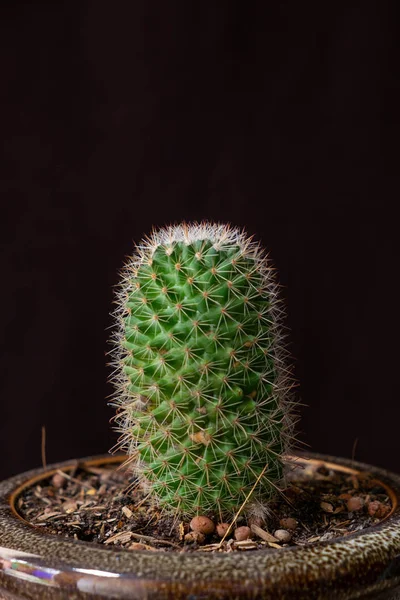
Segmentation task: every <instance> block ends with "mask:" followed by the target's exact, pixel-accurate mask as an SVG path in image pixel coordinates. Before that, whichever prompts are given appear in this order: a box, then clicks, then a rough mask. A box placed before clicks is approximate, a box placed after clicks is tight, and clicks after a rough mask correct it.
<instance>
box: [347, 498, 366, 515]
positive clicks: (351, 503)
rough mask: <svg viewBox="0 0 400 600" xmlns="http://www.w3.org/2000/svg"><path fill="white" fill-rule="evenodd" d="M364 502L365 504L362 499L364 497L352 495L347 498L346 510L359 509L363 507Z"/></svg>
mask: <svg viewBox="0 0 400 600" xmlns="http://www.w3.org/2000/svg"><path fill="white" fill-rule="evenodd" d="M364 504H365V500H364V498H361V496H353V497H352V498H349V499H348V500H347V503H346V505H347V510H348V511H349V512H354V511H357V510H361V509H362V508H363V506H364Z"/></svg>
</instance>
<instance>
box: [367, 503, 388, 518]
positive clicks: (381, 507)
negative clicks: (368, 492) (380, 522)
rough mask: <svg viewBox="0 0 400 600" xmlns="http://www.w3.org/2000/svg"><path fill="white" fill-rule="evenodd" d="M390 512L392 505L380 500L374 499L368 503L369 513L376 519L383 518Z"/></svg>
mask: <svg viewBox="0 0 400 600" xmlns="http://www.w3.org/2000/svg"><path fill="white" fill-rule="evenodd" d="M389 512H390V507H389V506H387V505H386V504H383V502H379V500H374V501H373V502H370V503H369V504H368V514H369V515H370V517H374V518H375V519H383V518H384V517H386V515H387V514H388V513H389Z"/></svg>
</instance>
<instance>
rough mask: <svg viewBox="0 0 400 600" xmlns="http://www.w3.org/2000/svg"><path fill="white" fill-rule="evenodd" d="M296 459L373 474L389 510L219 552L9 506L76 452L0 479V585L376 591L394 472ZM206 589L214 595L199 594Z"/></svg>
mask: <svg viewBox="0 0 400 600" xmlns="http://www.w3.org/2000/svg"><path fill="white" fill-rule="evenodd" d="M296 457H298V459H299V460H300V461H302V462H304V460H307V461H310V462H311V463H314V464H319V465H326V466H328V467H331V468H335V469H337V470H341V471H345V472H349V473H356V472H359V471H368V472H370V473H372V475H373V476H374V478H375V479H377V480H378V481H379V482H380V484H381V485H382V486H383V487H384V488H385V489H386V491H387V492H388V494H389V496H390V500H391V502H392V510H391V512H390V513H389V515H388V516H387V517H385V519H383V520H382V521H380V522H379V523H378V524H376V525H373V526H371V527H368V528H366V529H363V530H361V531H359V532H356V533H352V534H349V535H347V536H345V537H340V538H335V539H333V540H329V541H324V542H314V543H311V544H308V545H307V546H295V547H287V548H282V549H280V550H271V551H268V550H259V551H252V552H248V553H239V552H237V553H236V552H235V553H228V554H225V553H221V554H208V553H203V552H196V553H187V554H179V553H174V552H165V553H164V552H154V553H153V552H146V551H127V550H119V549H118V548H110V547H106V546H100V545H97V544H93V543H91V542H83V541H80V540H79V541H78V540H74V539H72V538H60V537H57V536H56V535H54V534H49V533H44V532H42V531H41V530H40V531H38V528H37V527H35V526H33V525H31V524H28V522H27V521H25V520H24V519H23V518H22V517H20V516H19V515H18V513H17V511H16V509H15V506H14V504H15V501H16V499H17V497H18V495H19V494H20V493H21V491H22V490H23V489H24V488H26V487H27V486H28V485H32V484H33V483H36V482H38V481H40V480H41V479H43V478H47V477H49V476H50V475H51V474H53V473H54V472H56V471H57V470H59V469H63V470H67V469H72V468H73V467H74V466H76V463H77V461H76V460H75V461H73V460H69V461H64V462H61V463H57V464H52V465H49V466H48V467H46V469H43V468H40V469H33V470H31V471H28V472H25V473H22V474H20V475H17V476H14V477H12V478H10V479H7V480H5V481H4V482H3V483H0V581H2V582H3V585H4V583H5V582H6V583H10V582H11V583H13V584H15V582H16V580H19V581H20V582H21V581H23V582H24V583H26V584H27V582H29V585H35V586H37V585H42V586H43V585H46V586H49V585H50V586H52V587H53V588H54V589H56V588H57V589H64V588H65V586H66V585H68V586H70V587H71V586H72V588H71V589H74V590H75V591H76V593H78V596H77V597H82V598H86V597H87V595H88V594H89V595H90V594H92V595H91V596H90V597H91V598H92V597H97V596H96V595H95V596H93V594H97V593H99V595H98V597H99V598H100V597H102V598H104V597H105V596H107V595H108V594H109V595H111V590H115V589H118V594H119V595H118V598H128V597H134V598H142V597H143V598H153V597H154V598H164V597H165V598H172V597H173V598H177V599H178V598H187V597H188V595H190V594H192V595H202V596H201V597H202V598H212V597H220V598H225V597H226V598H232V597H234V596H237V597H240V598H242V597H243V598H245V597H246V596H247V594H249V589H251V594H252V597H255V596H254V594H255V592H256V591H257V592H259V594H260V596H259V597H265V598H268V597H271V598H272V597H274V598H280V597H281V594H282V598H283V597H285V590H286V593H287V592H288V591H289V590H290V593H291V594H292V593H293V591H294V590H298V593H299V594H301V590H302V589H303V590H304V589H305V587H304V586H305V585H307V590H306V594H305V595H304V598H319V597H321V596H319V595H318V594H320V593H321V590H324V592H323V593H324V595H323V596H322V597H323V598H327V597H328V596H327V595H326V590H327V589H329V587H330V586H333V585H334V586H335V590H336V589H337V588H338V586H339V587H342V588H343V593H344V594H350V595H347V596H346V595H344V596H341V597H343V598H353V597H354V598H356V597H360V596H359V595H353V594H354V593H356V591H357V588H358V589H365V588H366V586H367V585H368V586H369V587H370V589H371V590H373V592H374V593H375V592H376V590H377V589H384V588H388V587H390V586H393V585H395V584H397V583H398V581H400V565H397V562H396V556H398V555H399V556H400V476H398V475H396V474H394V473H390V472H388V471H385V470H384V469H381V468H377V467H371V466H370V465H366V464H364V463H360V462H358V461H353V460H349V459H342V458H337V457H331V456H325V455H321V454H315V453H305V452H299V453H297V455H296ZM296 457H295V458H296ZM123 458H124V457H123V456H122V457H121V456H119V455H118V456H113V457H110V456H109V455H100V456H97V457H87V458H83V459H79V462H85V463H88V464H90V465H94V464H101V463H117V462H122V459H123ZM288 458H289V457H288ZM204 574H206V575H207V576H206V577H204ZM49 582H50V583H49ZM250 582H251V583H250ZM249 586H251V588H249ZM371 586H372V587H371ZM376 586H380V587H379V588H378V587H376ZM11 588H12V585H11ZM210 588H212V590H213V592H212V594H217V595H215V596H214V595H208V593H209V590H210ZM346 590H348V591H347V592H346ZM354 590H355V591H354ZM133 591H134V594H135V595H132V594H133ZM205 593H207V595H204V594H205ZM79 594H80V595H79ZM225 594H226V595H225ZM268 594H271V596H269V595H268ZM257 597H258V596H257ZM291 597H298V598H301V597H303V596H301V595H298V596H297V595H296V596H292V595H291Z"/></svg>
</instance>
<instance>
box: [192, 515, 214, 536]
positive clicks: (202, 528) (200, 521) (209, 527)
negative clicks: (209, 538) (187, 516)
mask: <svg viewBox="0 0 400 600" xmlns="http://www.w3.org/2000/svg"><path fill="white" fill-rule="evenodd" d="M190 529H191V530H192V531H197V532H198V533H203V534H204V535H210V534H211V533H214V530H215V525H214V523H213V522H212V521H211V519H209V518H208V517H203V516H202V515H199V516H198V517H194V518H193V519H192V520H191V521H190Z"/></svg>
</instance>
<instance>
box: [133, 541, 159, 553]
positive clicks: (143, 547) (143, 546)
mask: <svg viewBox="0 0 400 600" xmlns="http://www.w3.org/2000/svg"><path fill="white" fill-rule="evenodd" d="M128 550H151V551H152V552H157V548H153V546H148V545H147V544H141V543H140V542H132V544H131V545H130V546H128Z"/></svg>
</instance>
